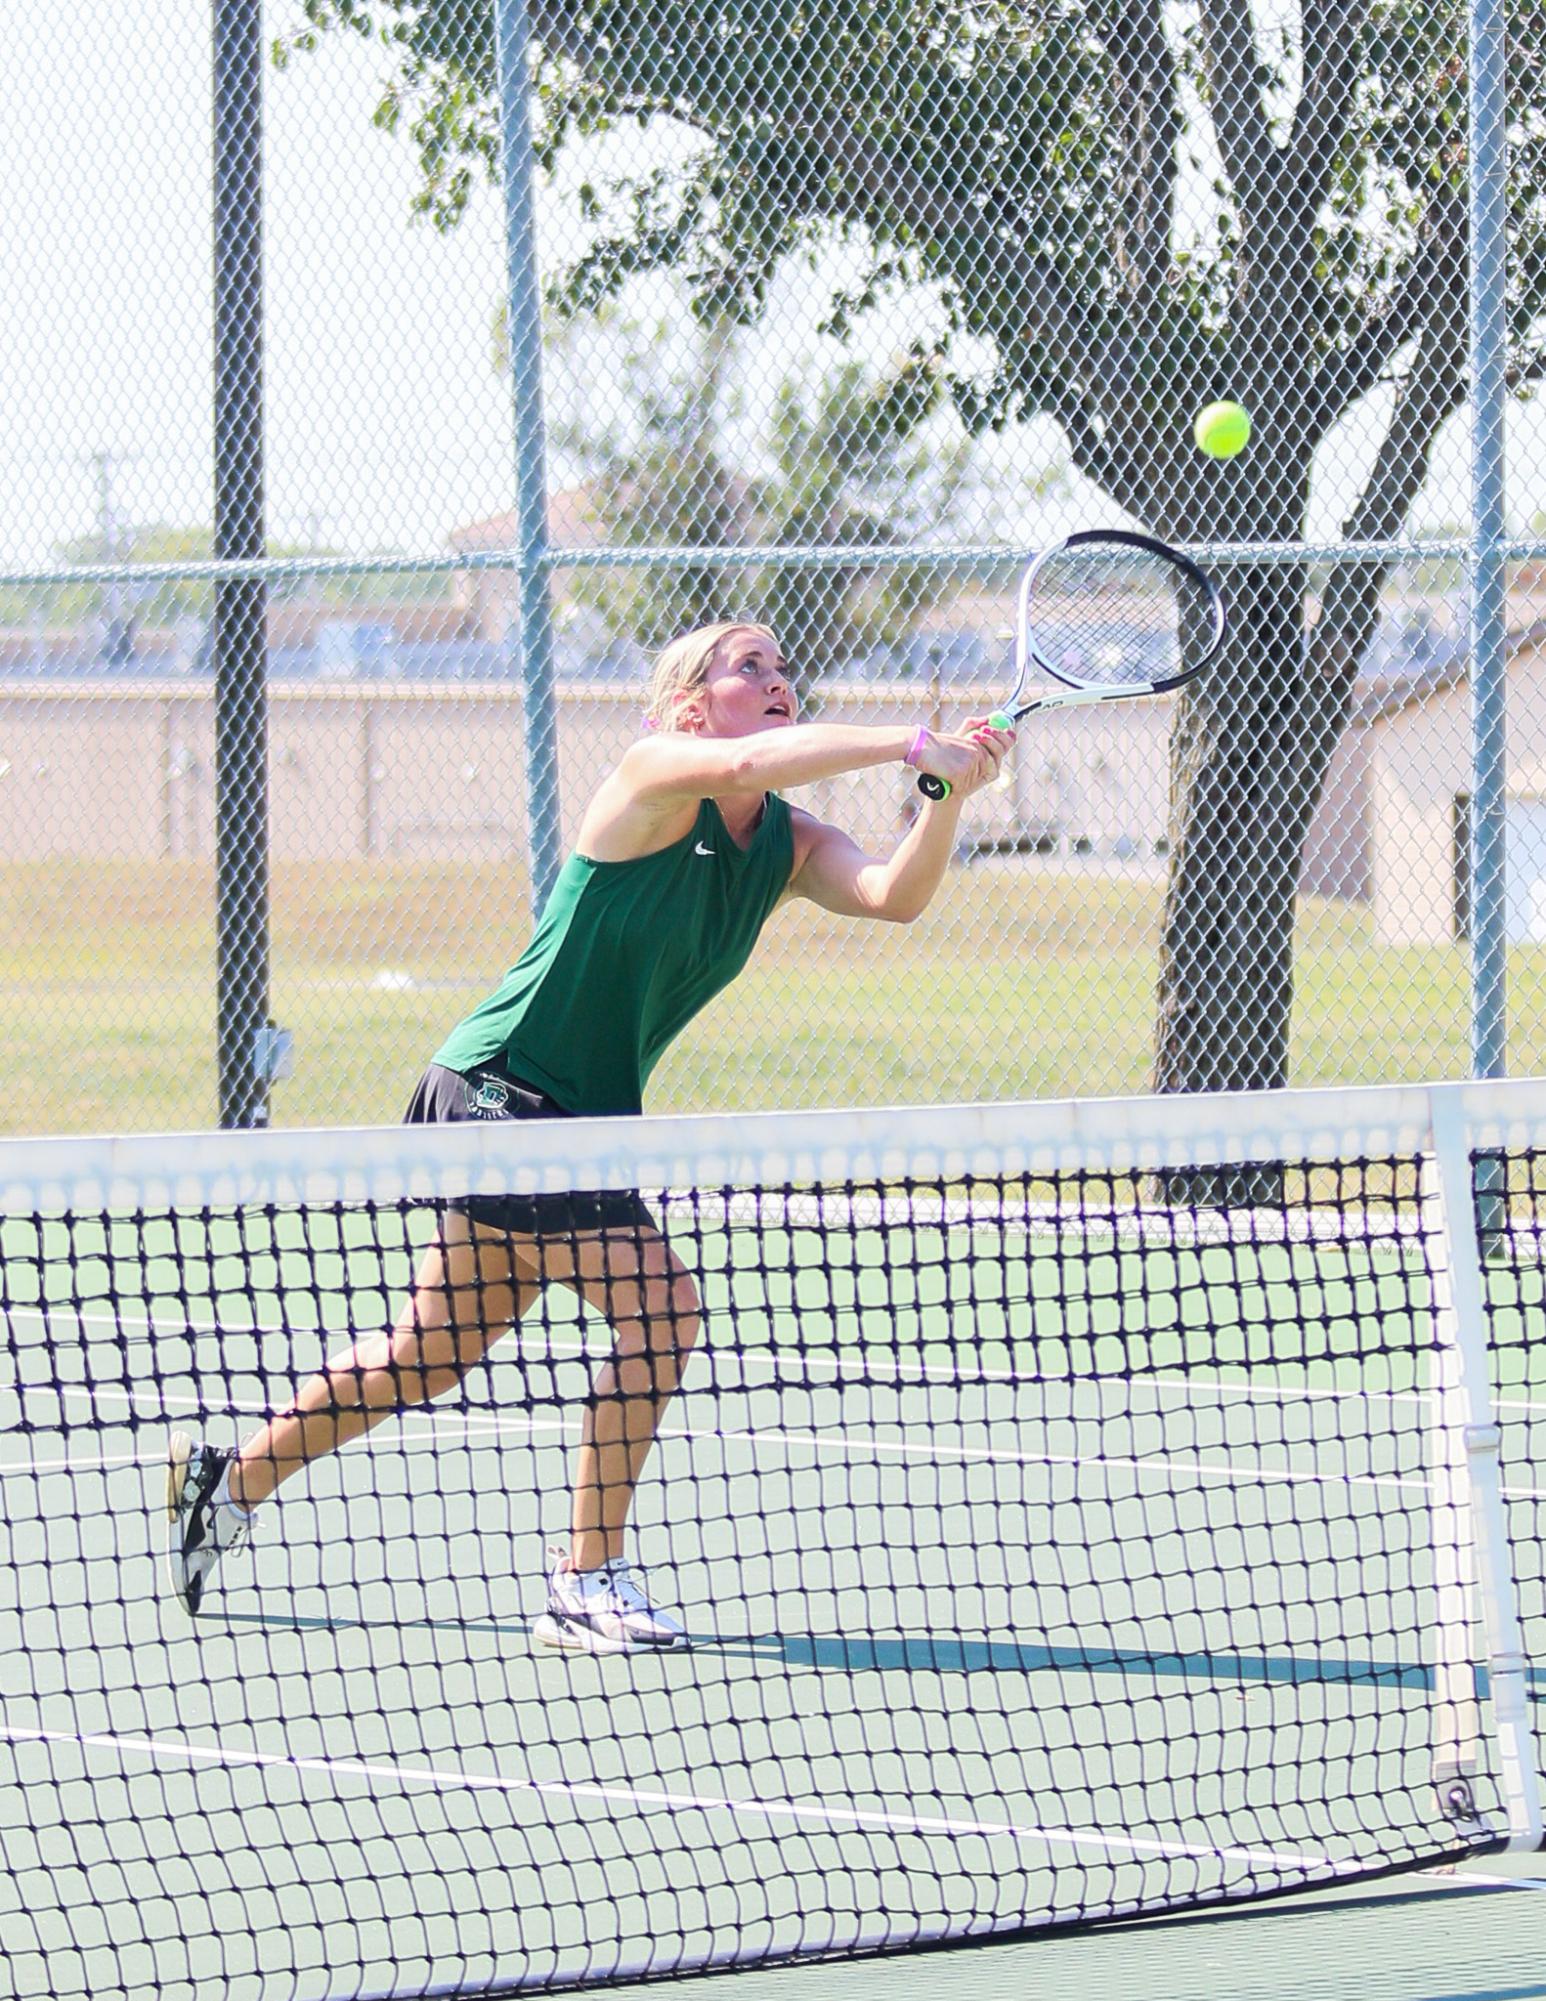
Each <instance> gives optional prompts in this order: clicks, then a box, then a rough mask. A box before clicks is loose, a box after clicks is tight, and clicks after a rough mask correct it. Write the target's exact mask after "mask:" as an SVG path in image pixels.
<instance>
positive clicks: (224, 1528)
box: [166, 1431, 252, 1619]
mask: <svg viewBox="0 0 1546 2001" xmlns="http://www.w3.org/2000/svg"><path fill="white" fill-rule="evenodd" d="M235 1457H236V1454H235V1453H234V1452H222V1451H221V1450H220V1449H219V1448H218V1447H217V1446H214V1445H200V1444H198V1443H197V1442H196V1441H195V1440H194V1439H192V1438H190V1437H189V1436H188V1434H187V1432H186V1431H174V1432H173V1433H172V1436H171V1440H170V1442H169V1444H168V1446H167V1453H166V1518H167V1521H168V1523H169V1525H170V1526H169V1528H168V1530H167V1539H166V1568H167V1575H168V1576H169V1577H170V1578H171V1581H172V1589H173V1591H174V1592H175V1593H176V1595H177V1602H178V1604H179V1605H181V1606H182V1608H183V1610H184V1611H185V1612H186V1613H187V1614H188V1616H189V1618H190V1619H191V1618H195V1617H196V1616H197V1614H198V1609H199V1605H200V1603H201V1602H202V1600H203V1597H204V1587H205V1585H206V1584H207V1583H208V1582H209V1579H210V1574H211V1573H212V1572H213V1570H214V1568H215V1565H216V1564H217V1563H219V1561H220V1559H221V1557H223V1556H224V1555H225V1554H226V1552H227V1551H228V1550H233V1549H240V1548H241V1547H242V1546H243V1545H244V1544H245V1543H246V1542H247V1541H248V1540H249V1538H250V1536H251V1534H252V1525H251V1517H250V1516H248V1515H243V1514H241V1513H240V1512H239V1511H238V1510H237V1509H235V1508H229V1507H225V1506H223V1505H222V1504H221V1503H220V1502H219V1501H218V1500H217V1499H216V1498H215V1496H216V1492H217V1490H218V1488H219V1486H220V1483H221V1481H222V1480H223V1478H224V1477H225V1469H226V1468H227V1466H229V1465H230V1463H231V1461H232V1460H233V1459H234V1458H235Z"/></svg>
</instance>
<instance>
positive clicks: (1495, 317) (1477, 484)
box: [1468, 0, 1508, 1077]
mask: <svg viewBox="0 0 1546 2001" xmlns="http://www.w3.org/2000/svg"><path fill="white" fill-rule="evenodd" d="M1470 32H1471V61H1470V83H1469V97H1470V105H1469V109H1470V127H1471V134H1470V137H1471V143H1470V147H1469V164H1468V173H1469V182H1470V185H1469V207H1470V251H1471V287H1470V316H1471V318H1470V349H1471V356H1470V359H1471V393H1472V398H1473V404H1472V414H1471V509H1472V514H1471V523H1472V526H1471V535H1472V542H1471V555H1470V563H1469V569H1470V582H1471V592H1470V596H1471V607H1470V647H1471V729H1472V756H1473V773H1472V784H1471V799H1472V808H1471V812H1472V819H1471V839H1472V844H1473V846H1472V868H1471V1065H1472V1074H1473V1075H1475V1076H1477V1077H1501V1076H1502V1075H1503V1073H1504V1070H1505V1069H1506V1067H1507V1062H1508V989H1507V977H1508V967H1507V913H1506V907H1505V904H1506V881H1507V878H1506V864H1507V858H1506V852H1505V821H1506V813H1507V802H1506V796H1505V781H1506V739H1505V731H1506V722H1507V685H1506V684H1507V619H1506V601H1505V600H1506V592H1507V576H1506V570H1505V563H1506V556H1505V543H1506V540H1507V521H1506V517H1505V491H1504V466H1503V413H1504V405H1505V400H1506V395H1507V390H1506V384H1505V379H1504V367H1505V355H1506V349H1507V341H1508V306H1507V298H1506V293H1505V284H1506V275H1507V256H1508V249H1507V228H1508V192H1507V180H1506V175H1507V162H1508V149H1507V137H1506V130H1505V115H1506V112H1505V93H1504V53H1505V51H1504V21H1503V5H1502V0H1470Z"/></svg>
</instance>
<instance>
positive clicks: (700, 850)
mask: <svg viewBox="0 0 1546 2001" xmlns="http://www.w3.org/2000/svg"><path fill="white" fill-rule="evenodd" d="M713 852H714V850H713V849H712V848H706V847H705V846H704V845H703V843H702V841H699V843H698V845H697V846H696V847H695V848H694V849H693V853H694V854H695V855H711V854H713Z"/></svg>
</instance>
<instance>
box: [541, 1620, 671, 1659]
mask: <svg viewBox="0 0 1546 2001" xmlns="http://www.w3.org/2000/svg"><path fill="white" fill-rule="evenodd" d="M531 1634H532V1638H533V1639H534V1640H535V1641H536V1642H537V1644H538V1645H539V1646H542V1647H552V1648H554V1649H556V1650H557V1651H558V1652H560V1653H566V1654H598V1655H608V1654H680V1653H685V1652H686V1650H687V1635H686V1634H685V1633H683V1634H682V1635H681V1637H680V1638H678V1639H673V1640H642V1639H622V1640H617V1639H613V1638H612V1636H611V1635H610V1634H608V1633H598V1632H596V1631H595V1630H594V1629H593V1628H592V1627H589V1626H582V1625H579V1624H577V1623H574V1622H572V1621H570V1620H568V1619H565V1618H563V1617H561V1616H560V1615H559V1614H558V1613H556V1612H544V1613H543V1614H542V1616H541V1617H540V1618H539V1619H538V1620H537V1622H536V1624H535V1625H534V1626H533V1627H532V1629H531Z"/></svg>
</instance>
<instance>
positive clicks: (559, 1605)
mask: <svg viewBox="0 0 1546 2001" xmlns="http://www.w3.org/2000/svg"><path fill="white" fill-rule="evenodd" d="M548 1554H549V1556H551V1557H552V1558H553V1568H552V1569H551V1570H550V1571H549V1573H548V1604H547V1610H546V1611H545V1612H544V1613H543V1614H542V1617H541V1618H540V1619H539V1620H538V1621H537V1623H536V1625H535V1626H534V1627H533V1629H532V1636H533V1638H534V1639H536V1640H538V1641H540V1642H541V1644H542V1645H543V1646H545V1647H563V1648H565V1649H567V1650H568V1651H569V1652H571V1653H585V1654H625V1653H628V1652H630V1651H637V1652H644V1651H646V1650H648V1651H651V1652H654V1653H671V1652H674V1651H675V1650H677V1649H678V1648H681V1647H685V1646H686V1645H687V1635H686V1633H685V1632H684V1631H683V1630H682V1628H681V1626H680V1625H679V1624H678V1623H677V1621H676V1620H675V1619H673V1618H672V1617H671V1616H670V1614H669V1613H667V1612H662V1611H660V1610H659V1608H658V1607H656V1606H654V1605H651V1604H650V1602H649V1600H648V1599H647V1598H646V1597H645V1595H644V1593H643V1592H642V1591H641V1590H640V1589H639V1586H638V1584H637V1582H636V1581H635V1579H634V1576H633V1572H632V1570H631V1569H630V1567H629V1563H628V1559H627V1558H626V1557H624V1556H615V1557H613V1559H612V1561H611V1562H610V1563H604V1564H602V1566H601V1568H600V1569H599V1570H571V1569H570V1568H569V1558H568V1554H567V1552H566V1551H565V1550H563V1549H560V1548H557V1547H554V1548H552V1549H550V1550H549V1551H548Z"/></svg>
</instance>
